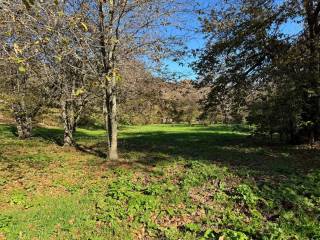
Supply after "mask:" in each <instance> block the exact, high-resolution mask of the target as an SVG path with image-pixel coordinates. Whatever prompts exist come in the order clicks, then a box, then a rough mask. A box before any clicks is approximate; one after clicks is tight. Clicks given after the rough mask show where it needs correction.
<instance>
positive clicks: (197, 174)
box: [0, 124, 320, 240]
mask: <svg viewBox="0 0 320 240" xmlns="http://www.w3.org/2000/svg"><path fill="white" fill-rule="evenodd" d="M249 134H250V129H249V128H247V127H244V126H241V125H214V126H209V127H205V126H187V125H147V126H122V127H120V140H119V144H120V153H121V155H120V160H119V161H108V160H106V156H105V149H106V143H105V139H106V138H105V132H104V131H103V130H86V129H79V130H78V131H77V133H76V140H77V143H78V144H77V146H76V147H74V148H73V147H62V146H61V144H62V140H63V139H62V136H63V130H62V129H59V128H52V129H49V128H37V129H35V131H34V137H33V138H31V139H30V140H24V141H23V140H18V139H17V137H16V136H15V129H14V128H13V127H12V126H11V125H4V124H3V125H0V239H10V240H11V239H96V240H97V239H111V238H112V239H241V240H245V239H299V240H301V239H320V168H319V167H320V151H319V150H317V149H311V148H309V147H303V146H300V147H295V146H286V145H282V144H280V143H276V142H274V143H270V142H267V141H262V140H258V139H255V138H253V137H250V135H249Z"/></svg>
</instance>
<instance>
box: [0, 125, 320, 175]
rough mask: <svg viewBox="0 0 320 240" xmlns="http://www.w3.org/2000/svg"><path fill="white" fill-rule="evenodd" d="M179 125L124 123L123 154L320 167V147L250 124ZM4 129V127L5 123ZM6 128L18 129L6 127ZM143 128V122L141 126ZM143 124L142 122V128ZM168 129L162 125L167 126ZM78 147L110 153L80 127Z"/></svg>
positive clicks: (149, 159)
mask: <svg viewBox="0 0 320 240" xmlns="http://www.w3.org/2000/svg"><path fill="white" fill-rule="evenodd" d="M178 126H181V127H187V126H184V125H168V126H161V128H160V129H161V130H159V128H158V129H156V130H153V129H147V130H145V129H144V131H141V132H138V131H137V130H136V129H134V131H132V132H131V131H130V130H131V129H132V128H133V127H130V126H129V127H126V126H124V127H122V128H121V130H122V132H121V133H120V140H119V147H120V153H121V155H122V156H123V157H124V158H125V159H126V160H129V161H131V162H133V164H139V165H140V166H141V165H146V166H149V167H152V166H155V165H157V164H158V163H162V164H170V163H172V161H173V159H177V158H179V157H181V158H183V159H187V160H197V161H206V162H212V163H217V164H221V165H226V166H228V167H231V168H234V169H238V168H239V167H244V168H246V169H248V170H252V171H257V172H258V173H259V174H268V175H269V174H291V173H293V172H296V171H310V170H312V169H316V168H319V167H320V161H319V159H320V151H319V150H317V149H307V148H303V149H297V148H295V147H293V146H286V145H283V144H282V145H281V144H279V143H276V142H266V141H264V140H261V139H260V140H258V139H255V138H252V137H250V136H249V135H248V133H249V132H250V129H249V128H248V127H245V126H241V125H230V126H225V125H217V126H211V127H204V126H197V125H196V126H192V127H191V128H186V129H179V128H178ZM2 128H3V126H2ZM5 128H6V129H5V130H2V131H3V132H6V131H11V132H13V131H15V130H14V127H12V126H5ZM142 128H143V127H142ZM137 129H139V127H138V128H137ZM162 129H163V130H162ZM34 137H37V138H42V139H44V140H46V141H50V142H54V143H55V144H58V145H59V146H62V145H63V130H62V129H57V128H50V129H48V128H36V129H34ZM75 139H76V141H77V145H76V149H77V150H78V151H81V152H84V153H87V154H92V155H94V156H96V157H98V158H106V157H107V154H106V143H105V142H104V137H103V138H100V137H97V136H93V135H90V134H87V133H85V132H77V133H76V134H75Z"/></svg>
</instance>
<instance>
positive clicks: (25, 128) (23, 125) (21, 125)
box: [16, 116, 32, 139]
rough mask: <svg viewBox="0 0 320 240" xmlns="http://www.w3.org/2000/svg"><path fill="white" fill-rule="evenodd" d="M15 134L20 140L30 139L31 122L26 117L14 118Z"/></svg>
mask: <svg viewBox="0 0 320 240" xmlns="http://www.w3.org/2000/svg"><path fill="white" fill-rule="evenodd" d="M16 123H17V132H18V137H19V138H20V139H27V138H30V137H31V131H32V121H31V118H28V117H25V116H24V117H16Z"/></svg>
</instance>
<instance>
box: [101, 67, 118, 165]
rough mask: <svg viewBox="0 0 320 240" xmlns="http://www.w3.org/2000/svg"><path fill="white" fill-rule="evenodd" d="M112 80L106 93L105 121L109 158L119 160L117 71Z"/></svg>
mask: <svg viewBox="0 0 320 240" xmlns="http://www.w3.org/2000/svg"><path fill="white" fill-rule="evenodd" d="M112 75H113V76H112V80H111V81H110V82H109V84H108V87H107V91H106V93H105V106H106V109H105V111H104V112H105V121H106V129H107V130H108V133H107V134H108V152H109V160H112V161H114V160H118V159H119V156H118V121H117V98H116V95H115V90H114V88H115V84H116V82H115V81H116V79H115V77H116V76H115V73H113V74H112Z"/></svg>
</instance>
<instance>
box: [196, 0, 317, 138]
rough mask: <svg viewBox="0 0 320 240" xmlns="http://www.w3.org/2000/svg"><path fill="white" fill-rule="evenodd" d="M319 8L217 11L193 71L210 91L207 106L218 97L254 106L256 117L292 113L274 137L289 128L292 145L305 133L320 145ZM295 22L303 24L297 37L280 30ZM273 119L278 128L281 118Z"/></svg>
mask: <svg viewBox="0 0 320 240" xmlns="http://www.w3.org/2000/svg"><path fill="white" fill-rule="evenodd" d="M319 7H320V6H319V3H318V1H301V0H291V1H284V2H280V3H279V1H272V0H268V1H260V0H259V1H251V0H237V1H230V2H227V3H226V4H223V5H222V6H216V7H215V8H214V9H213V10H212V12H211V14H210V16H209V17H208V18H205V19H204V21H203V30H204V32H205V33H206V34H207V36H208V42H207V45H206V47H205V49H204V50H203V51H202V53H201V55H200V59H199V61H198V62H197V63H196V64H195V65H194V67H195V69H196V71H197V72H198V73H199V75H200V79H199V80H200V84H202V85H211V86H212V93H211V94H210V97H211V99H208V103H209V104H211V105H213V106H216V105H217V103H219V99H221V95H222V96H228V99H231V100H232V102H233V103H237V105H239V106H255V107H254V109H255V110H253V111H255V112H256V110H257V107H258V106H260V107H261V109H263V108H264V107H265V106H264V103H265V104H267V105H268V104H269V105H268V107H267V108H268V109H270V108H271V109H270V110H268V112H269V113H276V112H277V111H279V108H281V110H280V112H285V111H286V110H285V109H291V110H292V111H291V110H290V111H289V112H290V114H288V115H287V117H286V118H289V121H285V122H286V123H285V124H280V125H282V126H281V129H279V128H277V129H278V130H277V132H279V131H280V132H281V131H284V130H285V131H287V130H288V128H290V129H291V130H290V131H291V133H295V134H291V137H292V138H293V139H292V142H298V141H300V140H301V139H303V138H304V136H303V135H305V133H306V132H308V135H309V136H308V138H309V141H310V142H311V143H312V142H314V140H315V139H319V136H318V135H319V134H318V130H317V129H319V115H320V114H319V97H320V95H319V67H318V65H319V63H318V61H316V60H315V59H316V57H315V56H316V55H317V54H319V32H317V30H316V29H317V28H318V27H316V26H318V21H319V20H318V19H319V9H318V8H319ZM299 19H303V20H302V21H304V22H305V24H304V25H303V26H302V25H301V28H302V30H301V32H297V33H296V34H285V33H284V32H283V31H282V30H281V29H282V26H283V25H284V24H288V22H289V23H292V22H295V21H299ZM317 56H318V55H317ZM250 95H251V96H254V97H250ZM284 96H285V97H284ZM293 97H294V99H295V101H292V99H293ZM217 98H218V99H217ZM262 99H272V101H271V102H274V101H275V102H274V103H271V102H269V100H268V101H267V102H264V103H263V101H261V100H262ZM250 101H251V102H250ZM252 101H253V102H252ZM255 102H257V103H258V102H260V103H261V104H252V103H255ZM262 112H265V111H262ZM266 115H268V114H267V113H266ZM272 117H273V118H274V119H275V121H273V122H276V121H278V122H279V121H280V119H281V118H282V117H283V116H281V115H277V114H276V115H273V116H272ZM255 119H256V120H257V121H259V120H258V119H261V118H255V117H252V116H251V122H252V123H256V121H255ZM260 123H261V122H260ZM260 123H259V124H260ZM283 123H284V122H283ZM290 124H291V125H292V126H290V127H289V125H290ZM284 125H286V126H284ZM272 131H273V130H272Z"/></svg>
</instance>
